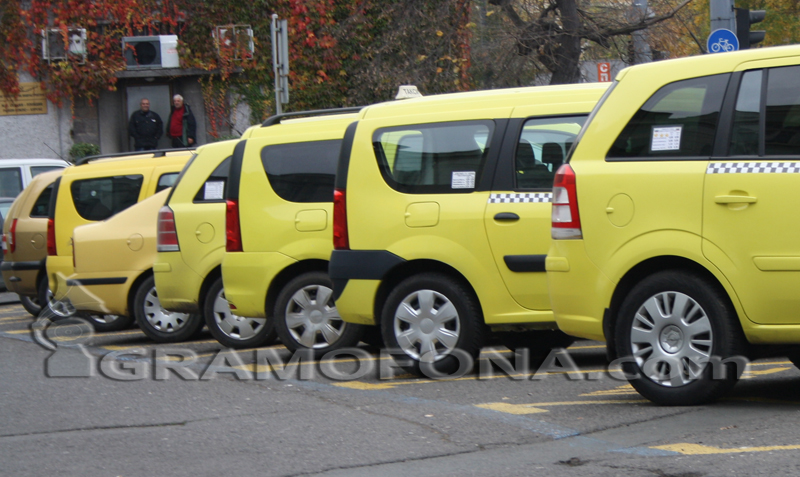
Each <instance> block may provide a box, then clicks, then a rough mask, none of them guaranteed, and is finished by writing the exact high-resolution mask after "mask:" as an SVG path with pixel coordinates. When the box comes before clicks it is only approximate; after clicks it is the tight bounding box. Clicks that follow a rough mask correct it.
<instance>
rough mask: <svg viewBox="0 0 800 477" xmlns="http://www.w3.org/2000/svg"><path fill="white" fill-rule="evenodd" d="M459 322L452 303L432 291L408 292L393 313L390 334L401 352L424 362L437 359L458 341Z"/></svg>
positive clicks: (452, 348)
mask: <svg viewBox="0 0 800 477" xmlns="http://www.w3.org/2000/svg"><path fill="white" fill-rule="evenodd" d="M460 333H461V321H460V320H459V317H458V311H457V310H456V307H455V306H454V305H453V303H452V302H451V301H450V300H449V299H448V298H447V297H446V296H444V295H442V294H441V293H439V292H437V291H433V290H418V291H415V292H413V293H411V294H410V295H408V296H407V297H406V298H405V299H404V300H403V301H402V302H400V305H399V306H398V307H397V310H395V313H394V336H395V338H397V344H399V345H400V349H402V350H403V352H404V353H405V354H407V355H408V356H410V357H412V358H414V359H415V360H419V361H424V362H434V361H438V360H440V359H442V358H444V357H445V356H447V355H448V354H450V353H451V352H452V351H453V350H454V349H455V347H456V344H457V343H458V338H459V335H460Z"/></svg>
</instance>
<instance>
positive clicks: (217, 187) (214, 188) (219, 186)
mask: <svg viewBox="0 0 800 477" xmlns="http://www.w3.org/2000/svg"><path fill="white" fill-rule="evenodd" d="M224 192H225V182H223V181H214V182H206V189H205V191H204V192H203V199H204V200H222V199H223V198H224V197H223V194H224Z"/></svg>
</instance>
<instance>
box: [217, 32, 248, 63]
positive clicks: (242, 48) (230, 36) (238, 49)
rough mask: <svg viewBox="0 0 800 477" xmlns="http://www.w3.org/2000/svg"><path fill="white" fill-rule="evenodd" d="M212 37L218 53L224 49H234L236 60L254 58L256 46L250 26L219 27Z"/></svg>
mask: <svg viewBox="0 0 800 477" xmlns="http://www.w3.org/2000/svg"><path fill="white" fill-rule="evenodd" d="M211 35H212V37H213V38H214V43H216V45H217V52H218V53H221V52H222V49H223V48H232V49H233V59H235V60H241V59H245V58H252V57H253V53H254V52H255V44H254V42H253V28H252V27H251V26H250V25H222V26H217V27H215V28H214V31H213V32H212V33H211ZM242 52H244V53H242Z"/></svg>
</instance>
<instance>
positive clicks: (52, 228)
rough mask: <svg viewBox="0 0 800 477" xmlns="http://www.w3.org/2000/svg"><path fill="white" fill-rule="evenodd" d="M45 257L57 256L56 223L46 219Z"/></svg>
mask: <svg viewBox="0 0 800 477" xmlns="http://www.w3.org/2000/svg"><path fill="white" fill-rule="evenodd" d="M47 255H58V252H57V251H56V221H55V220H53V219H47Z"/></svg>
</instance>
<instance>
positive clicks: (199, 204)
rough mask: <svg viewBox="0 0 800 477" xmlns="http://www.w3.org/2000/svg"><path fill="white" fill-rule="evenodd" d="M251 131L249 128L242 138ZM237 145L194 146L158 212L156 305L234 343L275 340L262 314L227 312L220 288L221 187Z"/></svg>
mask: <svg viewBox="0 0 800 477" xmlns="http://www.w3.org/2000/svg"><path fill="white" fill-rule="evenodd" d="M251 129H252V128H251ZM250 133H251V130H250V129H248V130H247V131H246V132H245V134H244V135H243V136H242V137H243V138H247V137H249V136H250ZM237 143H238V141H223V142H217V143H212V144H208V145H205V146H202V147H200V148H198V150H197V156H196V157H195V158H194V159H193V160H192V162H191V164H190V165H189V166H187V168H186V169H185V170H184V171H183V173H182V174H181V177H180V180H179V181H178V182H177V183H176V184H175V186H174V187H173V190H172V193H171V194H170V195H169V198H168V200H167V203H166V204H165V205H164V207H162V208H161V210H160V211H159V218H158V224H159V228H158V254H157V256H156V260H155V263H154V264H153V272H154V277H155V283H156V290H157V291H158V298H159V300H160V302H161V306H163V307H164V308H165V309H167V310H170V311H175V312H183V313H188V314H190V315H189V316H192V317H193V319H194V318H196V319H197V320H198V322H199V323H201V324H202V323H203V321H204V316H205V321H209V322H212V323H215V325H212V326H209V328H210V329H211V330H212V331H213V332H214V333H215V334H214V336H215V337H217V339H219V340H220V341H221V342H222V343H223V344H225V345H226V346H234V347H238V346H240V345H241V344H242V343H244V344H245V346H247V345H249V343H253V342H258V341H260V340H262V339H263V340H264V342H266V341H270V340H274V338H275V333H274V332H273V331H272V323H269V324H267V320H266V318H245V317H241V316H237V315H234V314H233V313H231V310H230V307H229V306H228V302H227V300H226V299H225V292H224V290H223V287H222V276H221V264H222V256H223V255H224V253H225V188H226V186H227V183H228V172H229V170H230V165H231V155H232V154H233V149H234V146H236V144H237ZM140 326H141V325H140ZM234 329H235V330H236V331H235V332H234ZM219 330H225V332H224V333H222V334H220V333H219Z"/></svg>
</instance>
